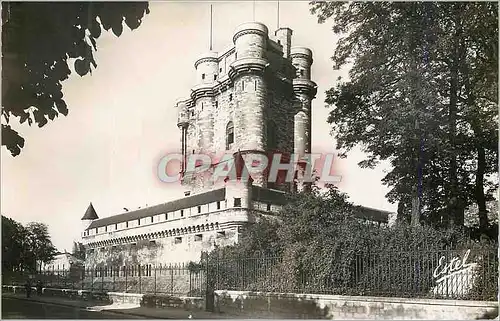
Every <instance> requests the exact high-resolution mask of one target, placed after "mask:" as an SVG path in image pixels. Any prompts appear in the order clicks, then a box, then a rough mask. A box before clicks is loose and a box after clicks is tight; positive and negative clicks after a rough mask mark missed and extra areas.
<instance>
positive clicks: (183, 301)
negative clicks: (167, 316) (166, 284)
mask: <svg viewBox="0 0 500 321" xmlns="http://www.w3.org/2000/svg"><path fill="white" fill-rule="evenodd" d="M141 306H146V307H153V308H177V309H184V310H187V311H196V310H197V311H202V310H204V309H205V300H204V298H202V297H176V296H170V295H164V294H156V295H154V294H145V295H144V296H143V297H142V301H141Z"/></svg>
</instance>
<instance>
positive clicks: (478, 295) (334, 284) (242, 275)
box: [3, 247, 498, 300]
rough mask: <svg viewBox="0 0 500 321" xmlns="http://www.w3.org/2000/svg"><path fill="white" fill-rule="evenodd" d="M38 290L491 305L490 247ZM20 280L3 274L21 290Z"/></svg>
mask: <svg viewBox="0 0 500 321" xmlns="http://www.w3.org/2000/svg"><path fill="white" fill-rule="evenodd" d="M34 278H35V280H33V282H36V281H38V280H40V281H42V284H43V286H44V287H56V288H57V287H58V288H70V289H82V290H91V291H101V292H110V291H116V292H129V293H151V294H168V295H176V296H197V297H200V296H204V295H205V294H206V293H207V292H206V291H207V290H208V289H211V290H237V291H238V290H239V291H256V292H279V293H311V294H336V295H358V296H359V295H361V296H387V297H407V298H441V299H468V300H497V293H498V247H491V248H484V249H472V250H467V249H465V250H450V249H448V250H434V251H429V250H426V251H394V250H387V251H380V252H360V253H355V254H353V255H350V256H346V259H344V260H336V261H332V262H331V263H330V264H329V265H328V266H314V265H312V264H309V265H308V264H307V262H302V263H300V262H299V263H297V261H296V260H295V261H294V260H288V259H287V258H285V257H264V256H260V257H253V258H237V259H235V258H231V259H225V258H217V257H214V256H212V255H211V256H210V257H209V258H208V259H204V260H203V261H202V262H201V263H196V264H195V263H190V264H181V265H157V266H153V265H129V266H110V267H109V266H103V267H98V268H91V269H90V268H87V269H83V268H80V269H79V268H72V269H70V270H51V271H42V272H41V273H37V274H36V275H35V276H34ZM26 280H27V275H25V274H22V273H18V274H9V275H3V283H4V284H13V285H16V284H17V285H22V284H24V283H25V282H26Z"/></svg>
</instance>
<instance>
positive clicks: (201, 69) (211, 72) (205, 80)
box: [194, 51, 219, 84]
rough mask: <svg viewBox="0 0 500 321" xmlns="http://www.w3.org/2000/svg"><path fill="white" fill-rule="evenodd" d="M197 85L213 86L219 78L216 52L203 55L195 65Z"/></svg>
mask: <svg viewBox="0 0 500 321" xmlns="http://www.w3.org/2000/svg"><path fill="white" fill-rule="evenodd" d="M194 67H195V68H196V84H212V83H213V82H215V81H216V80H217V78H218V77H219V59H218V53H217V52H214V51H210V52H207V53H206V54H204V55H202V56H201V57H200V58H198V60H196V62H195V63H194Z"/></svg>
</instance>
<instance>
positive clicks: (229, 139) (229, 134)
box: [226, 121, 234, 150]
mask: <svg viewBox="0 0 500 321" xmlns="http://www.w3.org/2000/svg"><path fill="white" fill-rule="evenodd" d="M233 143H234V125H233V122H232V121H230V122H229V123H227V126H226V150H230V149H231V147H232V146H233Z"/></svg>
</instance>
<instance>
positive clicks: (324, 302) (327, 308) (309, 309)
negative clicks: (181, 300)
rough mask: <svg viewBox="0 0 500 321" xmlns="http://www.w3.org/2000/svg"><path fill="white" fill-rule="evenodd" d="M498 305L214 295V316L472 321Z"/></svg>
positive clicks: (489, 314) (489, 316)
mask: <svg viewBox="0 0 500 321" xmlns="http://www.w3.org/2000/svg"><path fill="white" fill-rule="evenodd" d="M497 305H498V304H497V302H489V301H488V302H485V301H461V300H427V299H403V298H382V297H361V296H359V297H355V296H339V295H311V294H276V293H258V292H243V291H216V297H215V309H216V311H217V312H222V313H230V314H238V315H243V316H245V315H247V316H248V317H251V318H256V317H266V318H290V319H293V318H301V319H307V318H309V319H337V320H339V319H343V320H352V319H365V320H366V319H385V320H391V319H397V320H407V319H422V320H424V319H427V320H432V319H433V320H452V319H454V320H474V319H493V318H495V317H497V316H498V306H497Z"/></svg>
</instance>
